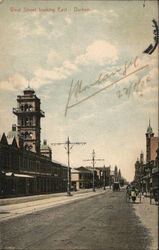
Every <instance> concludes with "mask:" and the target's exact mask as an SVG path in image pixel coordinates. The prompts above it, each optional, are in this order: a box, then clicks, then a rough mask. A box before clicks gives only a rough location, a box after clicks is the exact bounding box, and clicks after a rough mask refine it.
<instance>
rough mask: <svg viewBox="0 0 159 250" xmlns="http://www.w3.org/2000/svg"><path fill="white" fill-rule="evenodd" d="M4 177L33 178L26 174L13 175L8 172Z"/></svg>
mask: <svg viewBox="0 0 159 250" xmlns="http://www.w3.org/2000/svg"><path fill="white" fill-rule="evenodd" d="M5 175H6V176H13V177H19V178H34V176H31V175H27V174H14V173H12V172H8V173H6V174H5Z"/></svg>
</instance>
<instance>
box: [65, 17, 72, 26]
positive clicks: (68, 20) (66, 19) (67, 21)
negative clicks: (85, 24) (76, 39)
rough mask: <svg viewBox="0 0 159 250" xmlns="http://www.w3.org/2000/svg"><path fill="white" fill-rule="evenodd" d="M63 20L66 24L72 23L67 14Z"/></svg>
mask: <svg viewBox="0 0 159 250" xmlns="http://www.w3.org/2000/svg"><path fill="white" fill-rule="evenodd" d="M65 21H66V23H67V24H68V25H69V24H71V23H72V20H71V18H70V17H69V16H67V17H65Z"/></svg>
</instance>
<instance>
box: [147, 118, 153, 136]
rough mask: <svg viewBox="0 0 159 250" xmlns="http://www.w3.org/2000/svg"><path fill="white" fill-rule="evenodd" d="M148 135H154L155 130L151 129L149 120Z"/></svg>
mask: <svg viewBox="0 0 159 250" xmlns="http://www.w3.org/2000/svg"><path fill="white" fill-rule="evenodd" d="M147 134H153V130H152V128H151V124H150V120H149V126H148V128H147Z"/></svg>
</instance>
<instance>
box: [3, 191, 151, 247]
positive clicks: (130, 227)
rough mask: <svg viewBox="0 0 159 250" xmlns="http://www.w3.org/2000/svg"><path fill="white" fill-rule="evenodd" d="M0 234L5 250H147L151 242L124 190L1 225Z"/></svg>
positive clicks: (110, 192)
mask: <svg viewBox="0 0 159 250" xmlns="http://www.w3.org/2000/svg"><path fill="white" fill-rule="evenodd" d="M138 205H139V204H136V206H138ZM0 232H1V239H0V241H1V242H0V247H1V249H3V250H4V249H29V250H31V249H42V250H45V249H97V250H100V249H106V250H107V249H108V250H111V249H113V250H124V249H126V250H131V249H132V250H142V249H144V250H145V249H150V248H149V246H150V241H151V237H150V235H149V233H148V231H147V230H146V229H145V228H144V227H143V225H142V224H141V222H140V220H139V219H138V218H137V217H136V215H135V212H134V208H133V205H132V204H131V203H126V202H125V191H124V190H122V191H120V192H112V191H108V190H107V191H106V192H105V193H100V194H99V195H96V196H92V197H89V198H86V199H83V200H75V201H74V202H72V203H69V204H64V205H61V206H59V207H53V208H48V209H45V210H42V211H38V212H35V213H31V214H28V215H25V216H21V217H17V218H14V219H10V220H8V221H2V222H1V225H0Z"/></svg>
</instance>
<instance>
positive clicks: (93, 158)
mask: <svg viewBox="0 0 159 250" xmlns="http://www.w3.org/2000/svg"><path fill="white" fill-rule="evenodd" d="M83 161H91V162H92V165H93V192H95V191H96V190H95V183H94V165H95V163H96V161H104V159H95V151H94V149H93V152H92V159H88V160H83Z"/></svg>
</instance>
